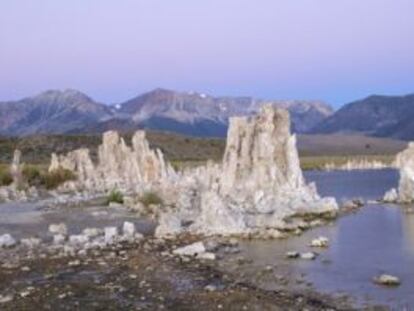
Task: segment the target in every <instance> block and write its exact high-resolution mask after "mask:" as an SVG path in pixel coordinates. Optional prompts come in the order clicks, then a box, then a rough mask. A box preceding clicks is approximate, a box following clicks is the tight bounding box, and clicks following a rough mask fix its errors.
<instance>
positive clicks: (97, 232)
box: [82, 228, 103, 238]
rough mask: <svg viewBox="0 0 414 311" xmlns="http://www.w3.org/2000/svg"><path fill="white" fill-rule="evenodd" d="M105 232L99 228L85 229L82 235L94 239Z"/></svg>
mask: <svg viewBox="0 0 414 311" xmlns="http://www.w3.org/2000/svg"><path fill="white" fill-rule="evenodd" d="M102 232H103V231H102V230H101V229H98V228H85V229H83V230H82V234H83V235H85V236H87V237H88V238H94V237H97V236H98V235H100V234H101V233H102Z"/></svg>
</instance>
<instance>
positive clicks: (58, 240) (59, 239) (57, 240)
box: [53, 234, 66, 245]
mask: <svg viewBox="0 0 414 311" xmlns="http://www.w3.org/2000/svg"><path fill="white" fill-rule="evenodd" d="M65 240H66V236H64V235H63V234H55V235H54V236H53V244H56V245H58V244H63V243H65Z"/></svg>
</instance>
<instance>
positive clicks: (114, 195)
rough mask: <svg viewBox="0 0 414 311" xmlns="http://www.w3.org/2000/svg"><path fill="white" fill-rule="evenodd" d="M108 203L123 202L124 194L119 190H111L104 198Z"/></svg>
mask: <svg viewBox="0 0 414 311" xmlns="http://www.w3.org/2000/svg"><path fill="white" fill-rule="evenodd" d="M109 203H118V204H124V195H123V194H122V192H121V191H119V190H115V189H114V190H112V191H111V192H110V193H109V195H108V197H107V198H106V204H109Z"/></svg>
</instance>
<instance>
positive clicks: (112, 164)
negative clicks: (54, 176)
mask: <svg viewBox="0 0 414 311" xmlns="http://www.w3.org/2000/svg"><path fill="white" fill-rule="evenodd" d="M59 168H64V169H68V170H71V171H73V172H74V173H75V174H76V176H77V180H76V181H75V182H73V181H72V182H68V183H67V184H66V185H65V187H63V188H64V189H71V190H75V189H79V190H88V191H91V192H101V193H105V192H107V191H111V190H113V189H122V190H125V191H127V190H130V191H140V190H142V188H145V187H148V185H149V184H151V183H153V182H154V183H155V182H159V181H162V180H168V179H169V178H173V177H174V176H175V175H176V173H175V171H174V169H173V168H172V166H171V165H170V164H168V163H166V162H165V161H164V156H163V154H162V153H161V151H159V150H151V149H150V147H149V143H148V141H147V140H146V137H145V132H143V131H137V132H136V133H135V134H134V136H133V137H132V146H128V145H127V144H126V143H125V141H124V139H123V138H121V137H120V136H119V134H118V133H117V132H115V131H109V132H106V133H104V134H103V138H102V145H100V146H99V147H98V161H97V164H96V165H95V164H94V163H93V162H92V160H91V158H90V154H89V150H88V149H78V150H75V151H72V152H69V153H68V154H67V155H61V156H57V155H55V154H54V155H52V161H51V164H50V167H49V171H54V170H57V169H59Z"/></svg>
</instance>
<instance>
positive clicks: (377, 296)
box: [238, 170, 414, 310]
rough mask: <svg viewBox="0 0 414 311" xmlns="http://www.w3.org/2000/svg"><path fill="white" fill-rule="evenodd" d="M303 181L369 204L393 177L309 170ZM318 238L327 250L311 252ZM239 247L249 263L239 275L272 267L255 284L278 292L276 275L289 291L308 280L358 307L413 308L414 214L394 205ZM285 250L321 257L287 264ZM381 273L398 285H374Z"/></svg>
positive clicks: (390, 174)
mask: <svg viewBox="0 0 414 311" xmlns="http://www.w3.org/2000/svg"><path fill="white" fill-rule="evenodd" d="M306 179H307V180H308V181H315V182H316V184H317V186H318V189H319V192H320V193H321V194H322V195H330V196H335V197H336V198H337V199H338V200H346V199H350V198H354V197H360V198H363V199H365V200H372V199H378V198H381V197H382V196H383V194H384V192H385V191H386V190H387V189H389V188H390V187H395V186H396V185H397V182H398V174H397V172H395V171H393V170H377V171H353V172H340V171H334V172H308V173H307V174H306ZM320 235H323V236H326V237H328V238H329V240H330V247H329V248H328V249H326V250H323V249H315V248H310V247H309V246H308V244H309V242H310V241H311V240H312V239H313V238H315V237H318V236H320ZM241 246H242V253H243V254H244V255H245V256H246V257H248V258H250V259H252V260H253V262H252V263H251V264H248V265H245V266H243V267H238V269H240V272H241V273H246V274H247V275H252V276H253V275H257V269H260V268H261V269H263V267H264V266H266V265H275V267H274V272H273V273H272V274H271V275H270V276H266V275H265V276H263V277H261V278H259V279H258V280H257V282H258V283H259V284H260V285H261V286H263V287H265V288H277V285H276V284H275V281H274V280H275V275H276V276H277V275H280V276H283V277H285V278H286V279H287V281H288V285H289V286H291V287H292V288H298V287H300V286H302V287H303V288H306V286H304V285H303V282H304V281H305V282H306V281H310V282H311V283H312V287H313V288H314V289H316V290H318V291H321V292H324V293H329V294H333V295H342V294H346V295H350V296H351V297H352V301H353V302H354V303H355V304H356V305H357V306H365V305H373V304H381V305H387V306H389V307H392V308H395V309H397V310H400V309H402V308H403V307H409V308H410V309H408V310H414V215H413V214H411V215H410V214H405V213H404V211H403V209H402V208H400V207H399V206H395V205H385V204H369V205H367V206H365V207H364V208H362V209H361V211H359V212H357V213H355V214H350V215H347V216H344V217H341V218H340V219H339V220H338V221H336V222H335V223H334V224H333V225H331V226H325V227H320V228H316V229H313V230H310V231H308V232H306V233H305V234H303V235H302V236H299V237H294V238H290V239H287V240H277V241H248V242H244V243H242V245H241ZM287 251H299V252H304V251H317V252H319V253H320V255H319V257H318V258H317V259H316V260H315V261H304V260H300V259H298V260H287V259H285V253H286V252H287ZM254 272H256V274H254ZM381 273H389V274H392V275H396V276H398V277H400V279H401V281H402V284H401V286H400V287H397V288H385V287H380V286H378V285H375V284H373V282H372V278H373V277H374V276H377V275H379V274H381ZM299 284H302V285H299Z"/></svg>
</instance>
